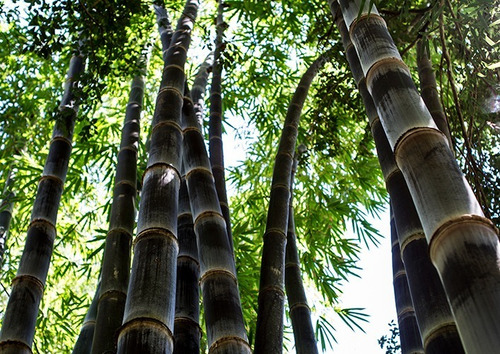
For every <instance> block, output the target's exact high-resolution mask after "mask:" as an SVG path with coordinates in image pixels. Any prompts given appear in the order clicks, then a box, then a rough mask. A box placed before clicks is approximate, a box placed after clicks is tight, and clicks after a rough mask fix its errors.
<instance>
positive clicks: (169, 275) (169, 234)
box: [118, 0, 199, 353]
mask: <svg viewBox="0 0 500 354" xmlns="http://www.w3.org/2000/svg"><path fill="white" fill-rule="evenodd" d="M198 6H199V1H197V0H188V1H187V2H186V5H185V7H184V11H183V14H182V16H181V17H180V19H179V22H178V24H177V29H176V31H175V33H174V34H173V36H172V45H171V46H170V47H169V49H168V51H167V55H166V61H165V67H164V69H163V75H162V80H161V84H160V91H159V93H158V97H157V100H156V107H155V113H154V116H153V122H152V126H153V128H152V133H151V146H150V150H149V159H148V164H147V168H146V171H145V173H144V177H143V189H142V198H141V205H140V209H139V220H138V225H137V237H136V239H135V241H134V243H135V245H134V259H133V262H132V272H131V274H130V282H129V287H128V291H127V300H126V303H125V312H124V318H123V325H122V327H121V329H120V333H119V336H118V353H149V352H161V353H172V351H173V346H174V343H173V342H174V337H173V324H174V316H175V283H176V271H177V254H178V242H177V214H178V213H177V211H178V197H179V184H180V163H181V159H180V153H181V143H182V135H181V134H182V131H181V127H180V123H181V111H182V103H183V92H184V80H185V74H184V64H185V62H186V57H187V49H188V48H189V44H190V41H191V31H192V29H193V26H194V21H195V18H196V15H197V11H198Z"/></svg>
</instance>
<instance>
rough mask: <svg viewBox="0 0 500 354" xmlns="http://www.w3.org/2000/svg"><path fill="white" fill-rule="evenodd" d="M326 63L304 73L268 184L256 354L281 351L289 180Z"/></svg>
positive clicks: (316, 63) (322, 60)
mask: <svg viewBox="0 0 500 354" xmlns="http://www.w3.org/2000/svg"><path fill="white" fill-rule="evenodd" d="M327 59H328V53H325V54H323V55H321V56H319V57H318V58H317V59H316V60H315V61H314V62H313V63H312V64H311V65H310V66H309V68H308V69H307V70H306V72H305V73H304V75H303V76H302V78H301V79H300V82H299V85H298V86H297V88H296V90H295V92H294V94H293V97H292V100H291V102H290V105H289V106H288V111H287V114H286V117H285V122H284V127H283V130H282V133H281V139H280V143H279V146H278V153H277V155H276V160H275V164H274V171H273V180H272V184H271V198H270V201H269V208H268V214H267V223H266V231H265V233H264V236H263V241H264V245H263V252H262V262H261V270H260V285H259V298H258V311H257V329H256V334H255V348H254V350H255V353H256V354H259V353H281V352H282V351H283V314H284V303H285V292H284V281H285V252H286V238H287V236H286V233H287V228H288V207H289V201H290V176H291V173H292V163H293V155H294V151H295V144H296V140H297V131H298V130H297V129H298V126H299V120H300V114H301V112H302V107H303V105H304V102H305V100H306V98H307V93H308V91H309V87H310V85H311V82H312V80H313V79H314V77H315V76H316V74H317V73H318V71H319V70H320V69H321V68H322V67H323V65H324V64H325V62H326V61H327Z"/></svg>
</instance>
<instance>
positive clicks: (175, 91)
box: [156, 86, 184, 101]
mask: <svg viewBox="0 0 500 354" xmlns="http://www.w3.org/2000/svg"><path fill="white" fill-rule="evenodd" d="M168 91H171V92H173V93H175V94H176V95H178V96H179V97H180V98H182V99H184V95H183V93H182V92H181V91H179V90H178V89H177V88H175V87H173V86H166V87H161V88H160V90H159V91H158V94H157V95H156V101H158V98H160V95H163V94H165V93H167V92H168Z"/></svg>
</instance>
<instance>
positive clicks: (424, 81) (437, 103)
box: [417, 39, 453, 148]
mask: <svg viewBox="0 0 500 354" xmlns="http://www.w3.org/2000/svg"><path fill="white" fill-rule="evenodd" d="M417 68H418V77H419V79H420V94H421V96H422V99H423V100H424V102H425V105H426V106H427V109H428V110H429V113H430V114H431V116H432V119H433V120H434V123H436V125H437V127H438V128H439V130H440V131H441V132H443V134H444V135H445V136H446V138H447V139H448V143H449V145H450V148H451V147H453V142H452V140H451V134H450V128H449V126H448V120H447V119H446V115H445V114H444V110H443V106H441V100H440V99H439V93H438V90H437V84H436V76H435V75H434V70H432V62H431V60H430V53H429V48H428V47H427V46H426V42H425V41H424V40H423V39H419V40H418V41H417Z"/></svg>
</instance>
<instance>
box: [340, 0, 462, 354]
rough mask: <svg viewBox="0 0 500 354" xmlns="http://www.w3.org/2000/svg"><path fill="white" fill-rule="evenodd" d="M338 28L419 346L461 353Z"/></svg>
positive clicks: (411, 210)
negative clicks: (378, 170)
mask: <svg viewBox="0 0 500 354" xmlns="http://www.w3.org/2000/svg"><path fill="white" fill-rule="evenodd" d="M331 4H332V3H331ZM332 5H333V6H332V11H336V8H335V4H332ZM337 25H338V27H339V30H340V32H341V34H342V39H343V43H344V46H345V48H346V53H347V58H348V62H349V65H350V67H351V69H352V72H353V74H354V78H355V81H356V83H357V85H358V88H359V90H360V92H361V94H362V97H363V101H364V104H365V106H366V108H367V113H368V118H369V121H370V124H371V128H372V133H373V136H374V139H375V146H376V148H377V153H378V157H379V161H380V165H381V167H382V172H383V175H384V178H385V180H386V186H387V190H388V192H389V194H390V196H391V204H392V206H393V213H394V219H395V224H396V227H397V234H398V238H399V244H400V245H401V249H402V250H401V251H402V252H401V257H402V259H403V262H404V268H405V269H406V271H405V272H406V276H407V280H408V285H409V289H410V291H411V298H412V300H413V307H414V309H415V313H416V318H417V322H418V325H419V329H420V333H421V337H422V341H421V342H422V343H423V344H424V348H425V351H426V353H443V352H447V353H448V352H449V353H451V352H452V353H462V352H463V347H462V344H461V342H460V338H459V335H458V332H457V329H456V326H455V324H454V319H453V316H452V314H451V310H450V308H449V305H448V301H447V298H446V294H445V292H444V289H443V286H442V284H441V281H440V279H439V275H438V273H437V271H436V269H435V268H434V266H433V265H432V263H431V260H430V258H429V256H428V253H427V242H426V240H425V236H424V233H423V230H422V226H421V223H420V219H419V217H418V215H417V213H416V210H415V206H414V204H413V200H412V198H411V196H410V194H409V191H408V188H407V186H406V183H405V181H404V178H403V176H402V173H401V171H400V170H399V168H398V167H397V165H396V162H395V160H394V154H393V152H392V150H391V148H390V145H389V142H388V141H387V137H386V135H385V132H384V130H383V128H382V125H381V122H380V119H379V118H378V113H377V111H376V108H375V106H374V103H373V100H372V98H371V96H370V94H369V92H368V91H367V87H366V80H365V77H364V74H363V71H362V69H361V66H360V63H359V59H358V56H357V54H356V52H355V48H354V47H353V45H352V43H351V40H350V38H349V34H348V32H347V28H346V26H345V23H344V20H343V19H342V17H341V16H337ZM402 296H404V295H402ZM401 333H402V332H401Z"/></svg>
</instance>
